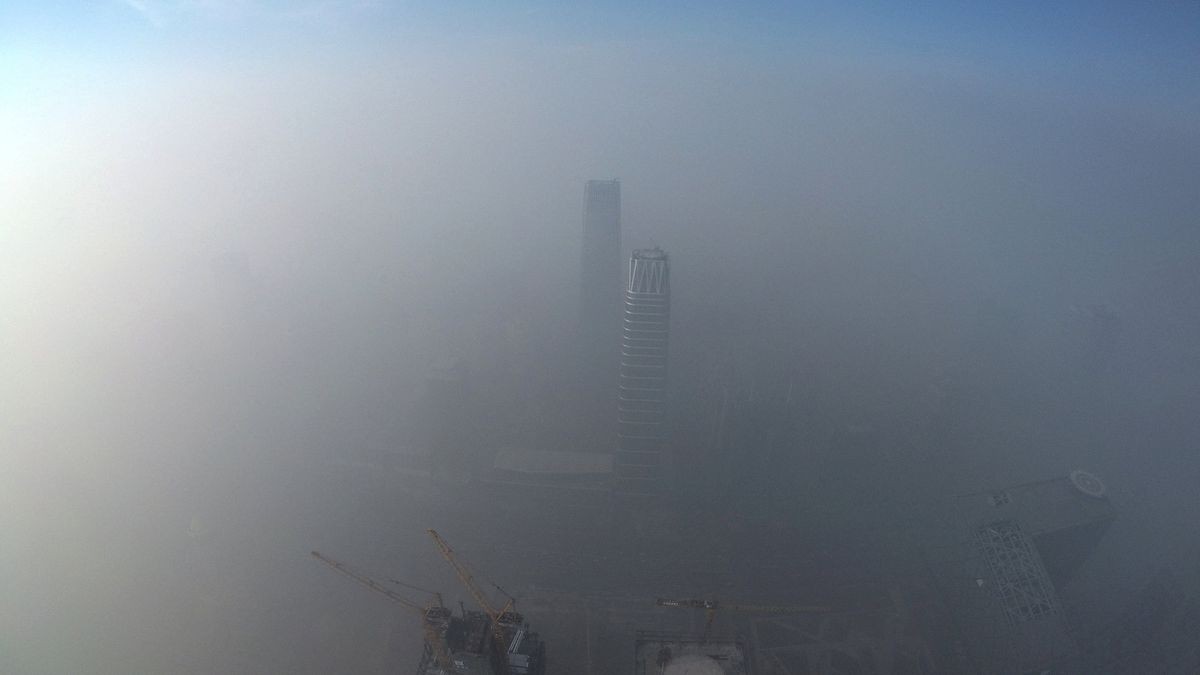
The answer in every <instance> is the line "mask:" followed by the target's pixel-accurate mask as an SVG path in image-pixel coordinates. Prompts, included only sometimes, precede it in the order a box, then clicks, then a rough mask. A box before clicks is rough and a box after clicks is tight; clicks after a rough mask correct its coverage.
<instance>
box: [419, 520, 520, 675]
mask: <svg viewBox="0 0 1200 675" xmlns="http://www.w3.org/2000/svg"><path fill="white" fill-rule="evenodd" d="M426 532H427V533H428V534H429V537H430V538H431V539H433V543H434V544H435V545H436V546H437V548H438V551H440V552H441V554H442V557H443V558H445V559H446V562H448V563H450V566H451V567H453V568H454V573H455V574H457V575H458V580H459V581H461V582H462V585H463V586H465V587H466V588H467V590H468V591H470V593H471V596H472V597H474V598H475V604H477V605H479V607H480V608H481V609H482V610H483V611H484V613H486V614H487V615H488V618H489V619H491V623H492V648H493V649H494V650H496V659H495V663H496V667H497V668H499V669H500V670H499V672H498V673H497V674H496V675H508V645H507V644H506V642H507V639H508V638H507V636H506V635H505V634H504V626H506V625H516V624H520V623H521V615H520V614H517V613H516V612H514V611H512V607H513V600H512V598H509V599H508V600H507V601H506V602H505V603H504V606H503V607H501V608H500V609H496V606H495V605H493V604H492V601H491V600H489V599H488V597H487V595H486V594H485V593H484V592H483V590H481V589H480V588H479V585H478V584H476V583H475V576H474V575H473V574H471V571H470V570H469V569H467V567H466V566H465V565H463V564H462V562H460V561H459V560H458V557H457V556H456V555H454V549H452V548H450V544H448V543H446V540H445V539H443V538H442V535H440V534H438V533H437V530H432V529H431V530H426Z"/></svg>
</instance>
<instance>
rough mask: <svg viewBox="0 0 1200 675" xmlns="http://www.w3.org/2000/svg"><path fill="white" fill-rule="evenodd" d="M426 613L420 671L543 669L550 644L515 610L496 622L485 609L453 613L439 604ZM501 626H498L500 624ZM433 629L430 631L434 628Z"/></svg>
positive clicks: (483, 674) (460, 674)
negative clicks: (428, 615)
mask: <svg viewBox="0 0 1200 675" xmlns="http://www.w3.org/2000/svg"><path fill="white" fill-rule="evenodd" d="M439 609H441V610H442V611H440V612H431V613H430V614H433V616H431V617H429V618H427V619H426V622H427V623H426V633H427V638H426V640H425V643H424V647H423V650H422V654H421V662H420V664H419V665H418V667H417V675H505V674H507V675H544V673H545V672H546V645H545V643H544V642H542V640H541V639H540V638H539V637H538V634H537V633H534V632H532V631H530V630H529V625H528V624H526V623H525V622H524V618H523V617H522V616H521V615H520V614H517V613H516V612H505V614H504V615H503V616H502V617H501V618H500V621H499V622H498V623H496V624H493V622H492V619H491V617H489V616H488V615H487V614H486V613H485V612H477V611H463V612H462V613H461V614H459V615H457V616H456V615H454V614H453V613H452V612H451V611H450V610H449V609H446V608H439ZM497 627H498V628H499V630H496V628H497ZM430 629H432V633H430Z"/></svg>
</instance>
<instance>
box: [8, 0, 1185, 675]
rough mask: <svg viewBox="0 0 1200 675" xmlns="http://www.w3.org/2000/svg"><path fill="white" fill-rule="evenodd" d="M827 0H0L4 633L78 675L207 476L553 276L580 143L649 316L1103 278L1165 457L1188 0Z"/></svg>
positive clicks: (887, 309) (935, 343)
mask: <svg viewBox="0 0 1200 675" xmlns="http://www.w3.org/2000/svg"><path fill="white" fill-rule="evenodd" d="M848 4H849V3H844V2H808V3H717V2H668V3H644V2H643V3H632V2H631V3H615V2H590V3H580V4H576V3H560V2H525V3H484V2H467V3H433V2H431V3H408V2H404V3H388V2H369V1H364V2H285V1H272V2H254V1H251V0H244V1H239V0H179V1H155V0H126V1H124V2H119V1H112V2H105V1H97V2H79V3H69V2H37V1H28V2H24V1H21V0H14V1H9V2H3V3H0V535H3V537H4V539H3V540H0V670H4V669H5V667H6V666H9V667H13V668H15V669H16V672H26V671H27V672H78V670H77V669H76V666H77V664H78V663H82V662H86V658H88V657H90V654H88V652H87V649H88V646H87V645H84V646H82V647H79V651H78V653H76V654H75V655H74V656H72V655H70V654H68V655H60V656H58V657H55V658H48V657H46V656H45V654H47V653H51V652H53V644H54V640H55V636H57V635H62V634H64V633H66V632H70V631H71V630H73V629H77V628H80V627H82V626H89V625H93V624H94V623H95V622H96V617H97V616H105V615H106V613H108V612H112V611H115V610H114V608H118V607H124V606H125V605H123V604H122V603H128V602H129V600H128V597H130V596H131V595H133V596H136V595H137V594H136V589H137V588H138V584H139V583H140V581H139V580H138V578H137V577H136V575H134V574H133V572H132V571H131V568H130V565H133V566H135V567H138V569H141V570H142V571H143V572H147V573H150V572H153V571H155V570H159V569H166V568H168V567H169V566H170V565H171V564H172V563H171V562H170V561H171V560H173V559H172V558H171V557H170V555H169V554H168V553H164V551H166V550H169V549H170V547H169V545H168V544H166V543H164V542H169V541H174V540H173V539H171V537H175V536H178V537H179V538H183V539H186V532H187V530H188V527H189V523H190V522H191V518H192V517H193V514H195V513H202V514H208V515H206V516H205V517H207V518H212V519H219V518H220V517H221V516H219V515H211V514H213V513H218V514H219V513H222V511H221V509H222V508H223V506H224V505H222V504H217V505H216V506H214V505H213V503H214V502H220V501H221V500H223V499H224V498H225V497H226V496H227V495H228V494H229V492H228V490H226V489H225V487H224V486H225V485H226V484H227V483H231V482H233V483H236V482H237V481H238V480H241V481H248V482H250V483H251V484H253V485H255V486H256V489H257V491H258V492H261V493H263V494H269V493H270V490H269V489H267V488H268V487H269V481H270V478H269V475H270V472H269V471H267V470H265V469H261V470H260V469H256V468H255V467H257V466H259V465H258V464H256V462H259V461H260V460H261V461H262V463H263V464H264V465H265V464H266V463H267V461H266V459H265V458H274V457H276V456H279V455H281V454H283V452H284V451H283V450H282V449H283V448H287V451H288V452H300V451H304V452H309V451H311V452H314V453H316V452H325V453H327V454H330V453H337V452H340V451H341V450H342V449H343V448H342V447H341V446H342V445H344V446H354V447H356V448H357V447H361V446H368V445H371V444H372V443H376V444H380V443H384V444H386V439H387V437H388V433H390V431H389V429H390V427H387V424H390V423H391V422H390V421H388V422H386V423H380V420H381V419H383V420H390V419H391V417H392V416H394V415H395V414H396V413H395V411H396V410H407V409H408V408H406V407H405V406H408V405H410V404H411V402H412V401H411V398H412V396H413V394H412V392H413V391H417V390H418V389H419V384H420V383H421V381H422V378H423V377H424V376H425V374H426V373H427V372H428V370H429V365H430V364H431V363H435V362H437V361H438V360H439V359H443V358H445V357H446V356H456V355H463V354H471V353H473V351H478V349H479V345H480V344H481V343H485V342H487V336H489V335H491V334H492V333H494V332H495V331H497V330H498V329H496V327H495V326H496V325H497V324H500V323H502V322H503V321H504V320H506V317H505V316H501V314H504V313H511V312H513V311H518V312H520V311H523V312H526V314H527V315H526V316H524V317H523V320H526V321H527V322H528V323H530V324H533V323H534V322H535V321H536V320H537V319H538V317H539V316H541V318H544V316H542V315H540V314H538V313H539V312H542V313H544V314H545V313H549V310H548V309H547V308H563V307H568V306H569V305H570V303H571V301H572V300H573V298H574V294H575V287H574V285H573V284H574V283H575V276H574V275H575V274H576V265H577V261H578V259H577V255H578V241H579V224H580V207H581V200H582V185H583V182H584V181H585V180H587V179H589V178H608V177H619V178H620V179H621V180H622V185H623V199H624V209H625V210H624V223H625V246H626V248H629V247H631V246H641V245H648V244H661V245H663V246H664V247H665V248H667V249H668V250H669V251H670V252H671V254H672V259H673V265H674V267H673V274H674V277H673V284H672V286H673V292H674V293H675V297H674V302H676V303H677V304H676V321H678V322H681V324H682V325H699V324H702V323H703V320H704V319H705V318H706V317H707V316H708V315H707V314H705V312H707V310H709V309H711V308H712V305H713V303H718V304H719V303H722V302H723V303H726V304H730V305H736V304H737V303H739V302H742V301H744V300H746V299H747V298H750V299H756V298H757V299H762V298H770V299H771V300H772V302H771V303H770V307H767V303H765V302H764V305H763V307H764V309H763V311H764V312H779V313H781V314H783V315H786V316H783V317H782V318H781V317H776V316H766V315H764V316H765V319H764V321H765V323H766V324H771V325H784V324H788V322H789V321H793V320H794V321H797V322H800V321H801V319H797V318H796V317H802V319H803V322H806V323H804V330H794V332H795V333H799V334H802V335H803V336H804V337H805V340H807V341H806V342H805V343H804V345H803V348H804V349H807V350H808V352H807V356H806V357H805V358H806V359H807V360H808V364H809V365H811V364H812V363H818V364H825V365H826V366H828V367H829V368H835V367H837V366H838V364H858V365H844V367H843V369H842V370H840V371H837V370H835V371H834V372H836V373H837V374H838V375H843V374H845V375H847V377H848V378H850V380H851V381H853V379H852V378H851V377H850V376H853V375H854V372H852V371H853V369H854V368H859V369H860V372H858V375H859V376H861V382H865V383H868V384H869V383H870V382H871V379H870V378H871V377H872V376H873V375H875V374H877V373H875V372H873V371H870V372H869V367H870V364H871V363H875V364H878V363H879V362H880V361H882V360H886V358H887V357H884V356H880V355H881V354H890V355H891V356H892V357H894V362H895V363H901V364H903V363H906V359H907V358H908V357H911V356H913V355H922V356H921V358H927V360H928V361H929V362H934V361H937V358H938V356H939V355H938V354H932V353H933V352H936V351H937V349H938V348H940V346H941V345H944V344H948V343H950V342H953V339H956V338H957V337H959V336H961V335H962V334H963V333H965V332H968V330H967V328H966V327H965V326H966V323H967V319H966V318H964V317H965V316H968V315H967V314H957V313H955V312H956V311H957V310H960V309H962V308H964V307H978V306H979V305H980V304H981V303H982V302H984V301H986V300H994V301H996V302H997V303H998V304H999V305H1000V306H1002V307H1004V308H1006V310H1007V309H1010V308H1011V310H1012V312H1013V313H1014V314H1015V315H1021V316H1028V317H1032V318H1031V319H1030V323H1031V324H1034V325H1035V328H1032V329H1031V330H1032V332H1033V334H1034V335H1040V334H1039V333H1038V332H1037V330H1038V329H1037V328H1036V325H1037V324H1038V322H1039V321H1040V322H1042V323H1043V324H1045V325H1055V326H1058V325H1059V324H1056V323H1054V322H1056V321H1059V322H1060V323H1061V317H1062V316H1064V315H1065V314H1066V313H1067V312H1069V311H1070V308H1072V307H1080V306H1084V305H1088V304H1091V303H1103V304H1107V305H1109V306H1111V307H1112V308H1113V309H1114V311H1115V312H1116V313H1117V314H1118V315H1120V316H1121V318H1122V321H1123V326H1124V327H1125V330H1126V331H1127V332H1126V333H1125V335H1126V340H1127V343H1128V344H1129V345H1130V346H1129V348H1128V351H1129V354H1130V356H1129V358H1130V359H1132V360H1133V362H1135V363H1137V364H1139V367H1138V368H1137V369H1135V370H1136V372H1137V373H1138V375H1137V378H1136V381H1131V382H1130V383H1129V387H1128V389H1129V390H1130V391H1131V392H1133V393H1132V394H1130V395H1131V396H1133V395H1136V396H1139V397H1141V398H1140V400H1141V402H1142V403H1141V405H1143V406H1144V408H1143V409H1144V410H1152V411H1153V415H1156V416H1157V417H1151V416H1149V415H1150V413H1147V415H1148V416H1147V417H1145V418H1144V419H1143V420H1142V421H1141V422H1140V423H1141V424H1144V425H1145V427H1146V428H1154V429H1157V430H1160V433H1161V436H1160V437H1158V438H1157V440H1145V443H1146V444H1147V445H1148V446H1149V445H1152V444H1153V443H1160V445H1161V446H1162V447H1168V448H1170V450H1169V451H1163V454H1162V455H1160V456H1159V457H1160V458H1162V460H1163V461H1162V463H1160V464H1155V463H1154V462H1141V464H1142V465H1144V466H1147V467H1150V468H1147V469H1146V471H1147V472H1150V473H1153V472H1154V471H1157V472H1158V473H1157V474H1154V475H1161V476H1168V475H1169V474H1171V473H1172V472H1173V471H1176V470H1180V471H1181V475H1182V473H1187V475H1189V476H1191V475H1194V474H1197V473H1198V472H1197V468H1196V466H1195V463H1194V457H1192V456H1191V455H1185V452H1189V451H1190V450H1189V449H1190V448H1194V440H1192V439H1193V438H1194V436H1188V435H1186V434H1185V431H1187V430H1190V431H1194V429H1195V426H1194V422H1192V421H1191V419H1190V415H1191V413H1194V410H1195V408H1194V404H1195V403H1196V402H1197V401H1200V392H1197V391H1196V387H1195V381H1196V378H1195V377H1193V376H1200V362H1198V361H1197V358H1196V354H1195V349H1194V346H1193V343H1194V341H1195V336H1196V330H1197V328H1198V327H1200V319H1198V317H1200V281H1198V277H1197V273H1196V270H1197V269H1200V264H1198V263H1197V251H1198V250H1200V248H1198V247H1200V235H1198V233H1197V230H1196V225H1197V215H1198V214H1200V189H1198V187H1197V186H1200V116H1198V115H1197V114H1196V111H1197V110H1200V68H1197V64H1200V4H1198V3H1196V2H1188V1H1183V0H1181V1H1178V2H1156V1H1146V2H1101V1H1084V0H1079V1H1070V2H1066V1H1064V2H1002V3H969V2H967V3H964V2H949V1H947V2H921V3H884V2H879V3H860V4H858V5H857V6H856V7H853V8H850V7H847V6H846V5H848ZM516 297H524V298H530V301H529V302H527V303H525V304H523V305H516V307H517V309H516V310H514V309H513V307H514V305H515V303H514V302H513V298H516ZM748 306H749V307H750V308H751V309H758V308H757V307H755V306H754V305H753V304H752V300H751V304H750V305H748ZM701 310H703V311H701ZM715 315H716V314H714V316H715ZM969 316H975V315H974V314H970V315H969ZM773 321H774V322H775V323H774V324H772V323H771V322H773ZM689 322H691V323H690V324H689ZM788 325H790V324H788ZM791 329H795V327H794V326H792V328H791ZM1047 330H1049V329H1047ZM488 331H492V333H489V332H488ZM517 334H518V335H519V333H517ZM780 335H789V336H790V335H792V333H786V332H781V333H780ZM684 339H686V337H685V338H684ZM889 350H890V351H889ZM797 351H800V348H797ZM863 354H870V355H872V356H873V357H876V358H875V360H874V361H872V360H865V361H864V360H863V358H862V356H863ZM918 363H920V364H921V365H924V363H925V361H919V360H918ZM863 364H867V365H863ZM914 370H919V369H918V368H914ZM923 376H924V375H923V374H922V377H923ZM919 384H920V385H921V386H924V380H921V382H920V383H919ZM863 388H864V390H866V389H868V388H869V387H868V386H866V385H863ZM1090 414H1095V415H1100V413H1097V412H1094V411H1093V412H1092V413H1090ZM1190 431H1189V433H1190ZM381 438H382V439H384V440H382V441H381V440H380V439H381ZM1146 438H1147V439H1149V438H1150V436H1147V437H1146ZM339 444H340V445H339ZM1081 445H1082V443H1081ZM298 449H299V450H298ZM1030 452H1031V453H1032V452H1033V451H1032V450H1031V451H1030ZM1172 453H1174V454H1172ZM1168 456H1169V457H1168ZM1181 458H1183V459H1181ZM1075 459H1076V457H1074V456H1072V457H1071V460H1072V461H1074V460H1075ZM1092 459H1093V460H1094V462H1092V463H1091V464H1089V466H1099V467H1100V468H1105V466H1108V467H1113V466H1124V465H1123V464H1121V461H1125V460H1128V462H1129V463H1130V464H1136V463H1137V462H1135V459H1134V458H1132V457H1130V456H1126V457H1124V458H1123V459H1121V460H1120V461H1118V460H1117V459H1113V458H1112V457H1110V458H1109V460H1111V462H1112V463H1110V464H1108V465H1105V464H1104V462H1105V461H1106V460H1105V459H1103V458H1100V457H1095V458H1092ZM1048 463H1049V462H1048ZM1056 466H1057V465H1056ZM1180 467H1183V469H1186V472H1183V471H1182V469H1180ZM1028 469H1029V466H1018V467H1017V468H1016V469H1014V471H1016V472H1017V473H1021V472H1022V471H1025V470H1028ZM1039 470H1040V468H1039ZM1021 475H1022V477H1023V478H1034V477H1039V478H1040V477H1042V476H1041V475H1040V474H1039V475H1036V476H1027V475H1025V474H1023V473H1021ZM234 478H236V480H234ZM256 480H261V481H262V483H261V484H259V483H255V482H254V481H256ZM1174 488H1175V489H1174V491H1173V492H1172V491H1171V490H1163V491H1162V492H1163V493H1164V494H1167V493H1170V494H1174V495H1175V497H1174V499H1177V500H1179V501H1182V500H1184V499H1185V496H1184V495H1185V488H1184V487H1182V486H1181V485H1176V486H1174ZM230 489H232V488H230ZM264 499H266V498H265V497H264ZM1164 503H1170V502H1169V500H1168V502H1164ZM230 508H232V507H230ZM266 510H268V511H269V509H266ZM285 511H286V510H285V509H280V512H285ZM147 513H150V514H154V515H153V516H146V515H144V514H147ZM226 517H227V518H228V519H229V520H230V521H236V520H237V517H236V516H231V515H227V516H226ZM139 518H141V519H139ZM284 518H285V519H286V514H285V516H284ZM288 545H289V546H293V545H294V547H295V548H296V550H300V551H303V550H307V549H306V548H305V546H307V545H308V544H306V543H304V542H288ZM170 550H173V549H170ZM290 550H291V549H288V551H289V552H288V553H287V554H286V555H290ZM131 552H136V553H137V554H138V555H133V553H131ZM143 553H144V554H145V555H142V554H143ZM281 555H282V554H281ZM82 559H86V560H87V562H88V564H87V565H81V564H80V563H79V561H80V560H82ZM131 559H132V560H134V561H135V562H131ZM304 562H306V561H303V560H301V563H304ZM6 580H7V581H8V583H7V585H6ZM163 586H170V584H169V583H167V582H163ZM113 589H115V590H113ZM121 589H124V591H122V590H121ZM147 612H148V613H147V614H146V615H145V616H143V615H140V614H139V615H138V616H139V617H140V618H138V619H129V620H130V621H143V622H145V623H153V621H154V619H153V618H147V617H154V616H157V615H154V614H153V612H152V611H150V610H147ZM30 616H32V617H33V619H32V620H30V619H29V618H28V617H30ZM114 630H115V629H114ZM136 633H137V631H136V630H134V629H132V628H131V629H129V631H128V634H125V633H120V634H116V635H106V636H104V637H100V638H96V643H97V644H106V645H118V647H112V648H111V653H110V654H109V656H110V658H109V660H107V661H104V662H103V663H104V665H103V666H102V667H99V668H98V672H113V673H119V672H137V671H138V668H136V667H135V668H133V670H123V668H124V666H123V665H122V663H124V662H122V661H121V656H120V655H122V654H125V653H126V652H128V651H130V649H131V648H128V645H130V644H137V643H136V640H134V639H133V638H132V637H130V635H134V634H136ZM6 635H8V636H16V637H12V638H9V640H10V641H12V643H13V644H7V645H6V644H5V638H6ZM17 643H20V647H19V649H18V647H17V646H16V645H17ZM133 651H136V649H134V650H133ZM13 654H16V655H17V656H15V657H14V656H12V655H13ZM6 657H7V658H10V659H13V660H12V661H10V662H7V663H6V662H5V660H4V659H5V658H6ZM149 663H157V662H154V661H150V662H149ZM13 664H16V665H15V666H14V665H13ZM143 665H144V664H143Z"/></svg>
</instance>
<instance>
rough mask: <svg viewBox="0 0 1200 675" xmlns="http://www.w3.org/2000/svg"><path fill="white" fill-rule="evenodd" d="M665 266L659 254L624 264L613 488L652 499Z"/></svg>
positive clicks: (657, 472)
mask: <svg viewBox="0 0 1200 675" xmlns="http://www.w3.org/2000/svg"><path fill="white" fill-rule="evenodd" d="M670 318H671V284H670V265H669V263H668V260H667V254H666V253H665V252H663V251H662V249H658V248H653V249H640V250H637V251H634V252H633V255H632V257H630V259H629V283H628V285H627V286H626V288H625V321H624V327H623V332H622V338H621V377H620V386H619V392H618V397H617V457H616V472H617V488H618V489H619V490H621V491H623V492H631V493H645V494H654V493H656V492H658V491H659V489H660V488H661V486H662V482H663V478H664V468H663V457H662V454H663V453H662V451H663V444H664V440H665V439H664V436H665V427H664V424H663V422H664V416H665V412H666V393H667V391H666V389H667V387H666V385H667V346H668V337H669V334H670Z"/></svg>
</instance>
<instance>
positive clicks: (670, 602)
mask: <svg viewBox="0 0 1200 675" xmlns="http://www.w3.org/2000/svg"><path fill="white" fill-rule="evenodd" d="M655 604H656V605H658V606H659V607H681V608H684V609H702V610H704V617H705V621H704V636H703V637H702V638H701V639H700V641H701V642H708V636H709V632H710V631H711V630H712V625H713V620H714V619H716V618H717V610H719V609H720V610H725V611H727V612H745V613H748V614H813V613H821V612H828V611H829V608H828V607H814V606H810V605H744V604H739V603H725V602H718V601H716V600H696V599H692V598H687V599H683V600H677V599H673V598H658V599H657V600H656V601H655Z"/></svg>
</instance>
